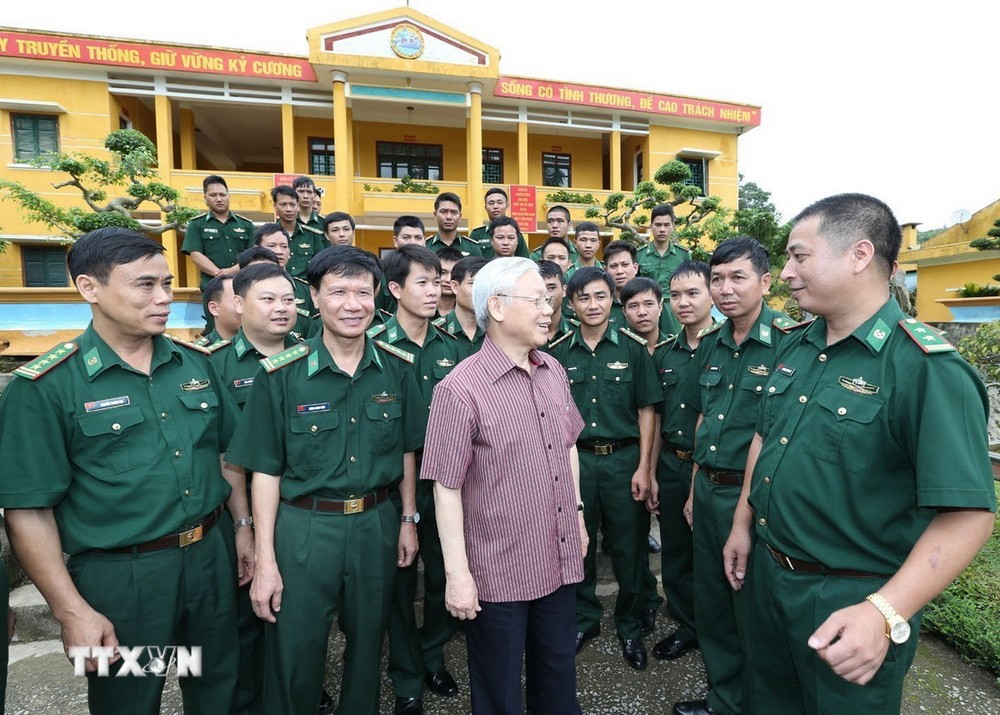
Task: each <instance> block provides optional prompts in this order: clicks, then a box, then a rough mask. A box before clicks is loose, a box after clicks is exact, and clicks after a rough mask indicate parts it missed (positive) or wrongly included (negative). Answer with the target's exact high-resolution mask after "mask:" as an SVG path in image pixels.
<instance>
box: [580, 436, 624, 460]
mask: <svg viewBox="0 0 1000 715" xmlns="http://www.w3.org/2000/svg"><path fill="white" fill-rule="evenodd" d="M638 442H639V440H637V439H635V438H632V439H619V440H611V441H608V442H597V441H593V442H587V441H584V440H580V441H579V442H577V443H576V447H577V449H582V450H583V451H584V452H592V453H593V454H597V455H601V456H606V455H608V454H614V453H615V452H617V451H618V450H620V449H623V448H625V447H628V446H630V445H633V444H637V443H638Z"/></svg>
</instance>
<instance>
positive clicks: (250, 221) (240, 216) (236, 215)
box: [230, 211, 253, 223]
mask: <svg viewBox="0 0 1000 715" xmlns="http://www.w3.org/2000/svg"><path fill="white" fill-rule="evenodd" d="M230 213H231V214H232V215H233V216H235V217H236V218H239V219H243V220H244V221H247V222H249V223H253V220H252V219H248V218H247V217H246V216H242V215H240V214H238V213H236V212H235V211H230Z"/></svg>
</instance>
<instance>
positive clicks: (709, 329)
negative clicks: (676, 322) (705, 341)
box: [698, 320, 726, 338]
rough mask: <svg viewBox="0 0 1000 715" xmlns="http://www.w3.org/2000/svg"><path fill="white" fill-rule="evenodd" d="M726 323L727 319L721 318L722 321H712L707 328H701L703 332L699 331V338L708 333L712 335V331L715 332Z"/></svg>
mask: <svg viewBox="0 0 1000 715" xmlns="http://www.w3.org/2000/svg"><path fill="white" fill-rule="evenodd" d="M725 323H726V321H725V320H720V321H719V322H717V323H712V324H711V325H709V326H708V327H707V328H704V329H702V330H701V332H699V333H698V337H699V338H703V337H705V336H706V335H711V334H712V333H714V332H715V331H716V330H718V329H719V328H721V327H722V326H723V325H725Z"/></svg>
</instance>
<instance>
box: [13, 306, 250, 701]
mask: <svg viewBox="0 0 1000 715" xmlns="http://www.w3.org/2000/svg"><path fill="white" fill-rule="evenodd" d="M152 344H153V355H152V361H151V364H150V372H149V374H148V375H146V374H143V373H140V372H138V371H136V370H135V369H134V368H132V367H131V366H129V365H128V364H127V363H125V362H124V361H123V360H122V359H121V358H120V357H119V356H118V355H117V354H116V353H115V352H114V351H113V350H112V349H111V348H110V347H109V346H108V345H107V343H105V342H104V340H103V339H101V337H100V336H99V335H98V334H97V332H96V331H95V330H94V329H93V327H92V326H91V327H88V328H87V330H86V331H84V333H83V334H82V335H80V336H79V337H77V338H75V339H74V340H73V341H71V342H67V343H63V344H62V345H60V346H58V347H56V348H55V349H53V350H51V351H50V352H48V353H47V354H46V355H44V356H42V357H41V358H39V359H37V360H36V361H34V362H33V363H29V364H27V365H25V366H22V367H21V368H18V370H16V371H15V373H16V374H17V375H19V377H18V378H16V379H15V380H13V381H12V382H11V383H10V384H9V385H8V386H7V388H6V390H4V393H3V396H2V398H0V464H3V473H2V476H0V504H2V505H3V506H4V507H6V508H8V509H22V508H23V509H39V508H46V507H53V508H54V515H55V520H56V524H57V525H58V528H59V536H60V540H61V542H62V549H63V551H65V552H66V553H68V554H69V555H70V558H69V561H68V563H67V569H68V570H69V574H70V576H71V578H72V579H73V583H74V584H75V585H76V588H77V589H78V590H79V592H80V594H81V596H83V598H84V599H85V600H86V601H87V603H89V604H90V606H92V607H93V608H94V609H95V610H97V611H98V612H99V613H101V614H103V615H104V616H106V617H107V618H108V619H109V620H110V621H111V623H112V624H113V625H114V628H115V635H116V637H117V638H118V641H119V642H120V643H122V644H123V645H131V646H138V645H150V646H160V647H164V646H168V645H184V646H195V645H200V646H202V649H203V655H202V658H203V660H202V667H203V670H202V677H197V678H195V677H192V678H183V679H181V687H182V689H183V691H184V698H185V702H188V703H191V705H192V707H196V708H197V709H199V710H200V711H202V712H220V713H222V712H229V711H230V708H231V706H232V699H233V689H234V687H235V685H236V672H237V652H236V644H237V632H236V600H235V599H236V596H235V593H236V589H235V579H234V578H233V569H232V565H231V562H230V560H229V556H228V554H227V550H226V544H225V542H226V540H232V539H233V532H232V530H231V529H230V530H229V532H228V533H226V532H225V531H224V529H223V527H222V526H221V525H220V526H216V525H215V523H216V518H217V516H216V513H215V512H216V510H217V509H218V508H219V506H220V505H221V504H222V502H223V500H225V499H226V498H228V497H229V495H230V492H231V489H230V486H229V484H228V482H226V481H225V479H223V477H222V475H221V472H220V465H219V454H220V453H221V452H224V451H225V448H226V446H227V444H228V442H229V437H230V435H231V434H232V431H233V429H234V425H235V421H236V416H237V410H236V406H235V405H234V404H233V402H232V399H231V398H230V397H229V394H228V392H226V390H225V389H224V388H223V386H222V381H221V379H220V378H219V375H218V373H217V372H216V370H215V368H214V367H212V366H211V365H210V364H209V362H208V359H207V358H206V356H205V355H204V354H202V353H203V352H204V351H201V350H200V349H198V348H193V347H191V348H189V347H181V346H179V345H177V344H175V342H174V341H173V340H171V339H170V338H168V337H166V336H157V337H154V338H152ZM40 435H41V436H43V437H44V441H45V446H44V449H39V448H38V439H39V436H40ZM203 521H204V522H206V524H207V525H206V526H203V528H202V529H201V531H200V533H201V534H202V536H201V538H200V539H191V543H190V545H187V546H184V547H183V548H181V546H180V536H179V534H180V532H184V531H186V530H188V529H191V528H192V527H194V526H195V525H197V524H200V523H202V522H203ZM168 535H178V536H175V537H174V538H175V539H177V541H176V542H175V543H176V545H175V546H166V547H164V548H156V549H151V548H150V549H148V550H147V549H145V548H143V549H141V550H140V549H139V548H137V547H138V546H139V545H142V544H147V542H151V541H154V540H157V539H159V538H161V537H165V536H168ZM192 535H193V533H192ZM119 551H120V553H119ZM149 660H150V658H149V656H148V654H146V655H144V656H143V657H142V658H140V661H139V663H140V665H143V666H146V665H148V663H149ZM116 670H117V667H115V666H113V670H112V675H114V673H115V671H116ZM88 679H89V702H90V708H91V712H106V713H123V712H128V713H158V712H159V707H160V693H161V692H162V689H163V682H164V681H163V679H161V678H155V677H146V678H139V677H125V678H114V677H111V678H98V677H96V675H90V676H88Z"/></svg>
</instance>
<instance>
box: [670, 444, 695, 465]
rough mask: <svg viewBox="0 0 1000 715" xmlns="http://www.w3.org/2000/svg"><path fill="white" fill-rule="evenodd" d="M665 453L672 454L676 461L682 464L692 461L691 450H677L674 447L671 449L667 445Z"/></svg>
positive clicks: (692, 451) (692, 452)
mask: <svg viewBox="0 0 1000 715" xmlns="http://www.w3.org/2000/svg"><path fill="white" fill-rule="evenodd" d="M667 451H668V452H670V453H671V454H673V455H674V456H675V457H677V459H679V460H681V461H682V462H690V461H692V460H693V459H694V450H693V449H677V448H676V447H671V446H670V445H667Z"/></svg>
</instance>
